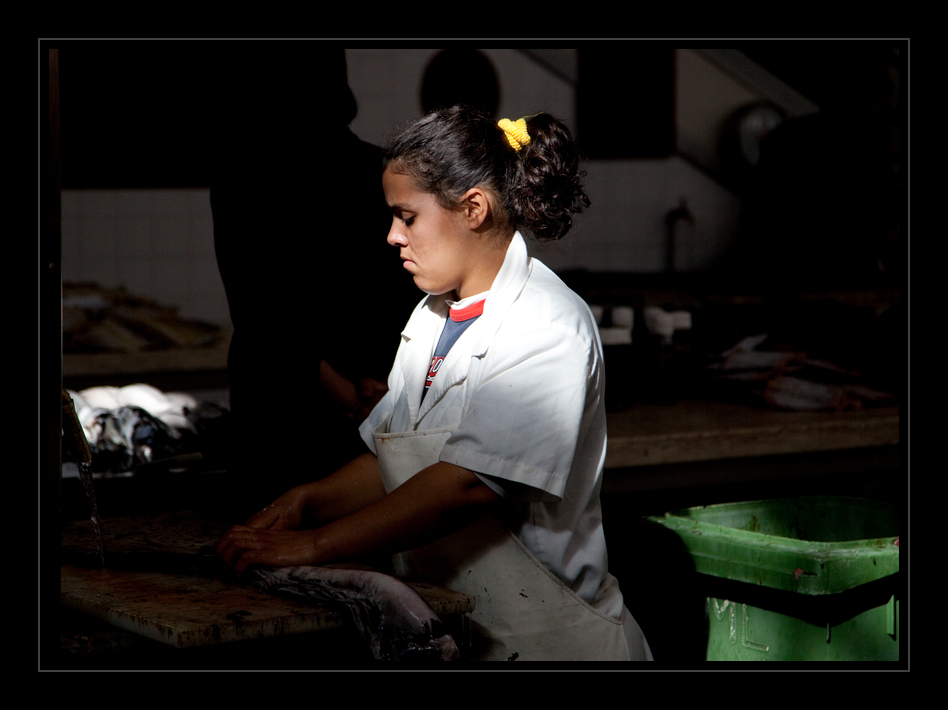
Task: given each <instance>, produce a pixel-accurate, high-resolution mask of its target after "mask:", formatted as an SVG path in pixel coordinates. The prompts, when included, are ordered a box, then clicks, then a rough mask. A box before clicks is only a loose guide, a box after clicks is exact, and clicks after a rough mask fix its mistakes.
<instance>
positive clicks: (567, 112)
mask: <svg viewBox="0 0 948 710" xmlns="http://www.w3.org/2000/svg"><path fill="white" fill-rule="evenodd" d="M436 51H437V50H434V49H402V48H389V49H352V50H347V61H348V70H349V83H350V86H351V87H352V89H353V93H354V94H355V96H356V100H357V101H358V104H359V114H358V116H357V117H356V119H355V121H354V122H353V123H352V126H351V127H352V129H353V131H354V132H355V133H356V134H357V135H359V136H360V137H361V138H363V139H364V140H368V141H370V142H374V143H383V142H384V141H385V140H386V138H387V136H388V135H389V134H390V133H391V131H392V129H393V127H395V126H397V125H399V124H402V123H404V122H406V121H409V120H411V119H413V118H415V117H417V116H419V115H420V113H421V107H420V103H419V90H420V86H421V80H422V76H423V72H424V69H425V66H426V65H427V63H428V61H429V60H430V59H431V57H432V56H434V54H435V53H436ZM483 51H484V52H485V54H487V56H488V57H489V58H490V60H491V61H492V63H493V64H494V67H495V69H496V71H497V74H498V77H499V81H500V88H501V106H500V113H501V115H503V116H508V117H511V118H516V117H519V116H522V115H527V114H531V113H536V112H537V111H541V110H543V111H549V112H550V113H553V114H555V115H558V116H560V117H561V118H563V119H564V120H565V121H566V122H567V123H568V124H569V125H571V126H572V125H574V100H573V89H572V87H571V86H570V85H569V83H568V82H566V81H564V80H563V79H561V78H559V77H558V76H556V75H554V74H552V73H550V72H548V71H546V69H544V68H543V67H542V66H541V65H539V64H538V63H536V62H534V61H533V60H531V59H529V58H528V57H526V56H524V55H523V54H521V53H519V52H518V51H516V50H513V49H488V50H483ZM691 60H693V58H692V59H691ZM618 115H619V116H621V112H618ZM587 171H588V179H587V191H588V194H589V196H590V198H591V200H592V208H591V209H590V211H589V212H588V213H587V214H585V215H582V216H581V217H580V218H579V219H578V220H577V223H576V229H575V232H574V233H573V234H571V235H569V236H568V237H567V238H566V239H565V240H564V241H563V242H561V243H557V244H553V245H545V246H542V247H539V246H534V247H532V249H533V251H534V253H535V254H536V255H538V256H539V257H540V258H541V259H543V260H544V261H545V262H546V263H547V264H548V265H550V266H551V267H552V268H555V269H569V268H587V269H591V270H602V271H658V270H661V269H662V268H664V265H665V239H666V237H665V229H666V228H665V215H666V214H667V213H668V212H669V211H670V210H672V209H675V208H676V207H678V205H679V201H680V199H681V198H682V197H684V198H685V199H686V200H687V203H688V207H689V209H690V210H691V212H692V213H693V214H694V216H695V223H694V227H693V228H688V229H685V230H684V231H683V232H682V234H681V235H680V241H679V243H678V246H677V251H678V254H679V261H678V268H679V269H683V270H684V269H700V268H705V267H707V266H709V265H710V264H711V263H712V262H713V260H714V259H715V258H716V257H717V256H719V255H720V254H721V253H722V251H723V250H724V249H725V248H726V247H727V244H728V243H729V241H730V239H731V237H732V234H733V229H734V225H735V223H736V220H737V214H738V208H739V205H738V203H737V201H736V199H735V198H734V197H733V196H732V195H731V194H730V193H728V192H727V191H726V190H724V189H722V188H721V187H719V186H718V185H716V184H715V183H714V182H713V181H711V180H710V179H708V178H707V177H706V176H705V175H704V174H703V173H701V172H699V171H698V170H696V169H695V168H693V167H692V166H691V164H690V163H688V162H686V161H684V160H681V159H678V158H668V159H665V160H640V161H594V162H592V163H590V164H589V165H588V166H587ZM62 204H63V239H62V241H63V278H64V280H65V281H76V280H78V281H82V280H88V281H96V282H98V283H100V284H102V285H104V286H109V287H111V286H119V285H124V286H125V287H126V288H128V289H129V291H131V292H133V293H137V294H141V295H144V296H148V297H150V298H154V299H156V300H158V301H159V302H161V303H163V304H166V305H173V306H178V307H179V308H180V313H181V314H182V316H184V317H187V318H197V319H202V320H206V321H209V322H214V323H220V324H227V323H229V317H228V312H227V303H226V298H225V296H224V289H223V286H222V284H221V282H220V277H219V274H218V271H217V265H216V262H215V259H214V247H213V229H212V228H213V223H212V220H211V211H210V204H209V201H208V190H206V189H187V190H69V191H65V192H64V194H63V201H62Z"/></svg>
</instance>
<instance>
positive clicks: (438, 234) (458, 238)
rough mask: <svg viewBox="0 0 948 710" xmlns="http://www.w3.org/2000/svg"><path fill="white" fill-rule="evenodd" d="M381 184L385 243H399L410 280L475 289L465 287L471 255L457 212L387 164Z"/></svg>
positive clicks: (440, 288) (461, 293) (438, 287)
mask: <svg viewBox="0 0 948 710" xmlns="http://www.w3.org/2000/svg"><path fill="white" fill-rule="evenodd" d="M382 188H383V189H384V190H385V201H386V202H387V203H388V206H389V207H390V208H391V210H392V228H391V229H390V230H389V233H388V243H389V244H391V245H392V246H397V247H398V248H399V252H400V255H401V257H402V263H403V265H404V267H405V269H406V270H407V271H408V272H409V273H410V274H411V275H412V277H413V278H414V280H415V285H416V286H418V288H420V289H421V290H422V291H424V292H425V293H429V294H436V295H440V294H444V293H449V292H451V291H454V292H455V293H456V297H457V298H458V299H460V298H465V297H466V296H470V295H473V294H475V293H478V291H470V292H467V291H469V289H468V288H465V286H466V285H467V286H471V284H470V278H469V276H470V274H471V265H472V259H471V252H470V248H469V244H470V234H469V231H468V228H467V222H466V221H465V219H464V216H463V213H462V212H461V211H456V212H452V211H449V210H446V209H444V208H443V207H441V206H440V205H439V204H438V202H437V200H435V197H434V196H433V195H430V194H428V193H426V192H421V191H419V190H418V189H417V188H416V187H415V186H414V184H413V182H412V180H411V178H410V177H409V176H407V175H404V174H402V173H396V172H392V171H391V170H388V169H387V170H386V171H385V173H384V174H383V175H382ZM488 287H489V284H488Z"/></svg>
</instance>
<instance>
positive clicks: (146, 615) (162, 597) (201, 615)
mask: <svg viewBox="0 0 948 710" xmlns="http://www.w3.org/2000/svg"><path fill="white" fill-rule="evenodd" d="M104 527H105V530H106V551H107V556H106V562H107V563H108V559H109V557H108V554H109V553H110V552H111V553H113V554H129V553H135V554H138V553H146V554H150V553H159V554H167V553H189V552H193V553H197V552H198V551H199V550H200V549H201V548H202V547H206V546H209V545H213V544H214V543H215V542H216V541H217V539H219V537H220V534H222V533H223V531H224V530H222V529H221V526H219V525H217V524H216V523H212V522H208V521H204V520H201V519H200V518H198V517H197V516H194V515H193V514H190V513H175V514H166V515H159V516H140V517H133V518H116V519H111V520H109V519H107V520H105V521H104ZM223 528H224V529H226V525H225V526H223ZM90 546H91V547H90ZM63 549H64V551H66V552H67V557H68V552H70V551H75V550H79V551H82V552H88V551H89V550H90V549H92V550H94V536H93V535H92V530H91V525H86V524H84V523H73V524H70V525H68V526H66V528H64V539H63ZM61 584H62V603H63V605H64V606H66V607H67V608H69V609H72V610H74V611H78V612H80V613H83V614H87V615H89V616H91V617H94V618H97V619H100V620H102V621H105V622H107V623H109V624H112V625H113V626H116V627H118V628H120V629H124V630H126V631H130V632H133V633H136V634H139V635H141V636H144V637H146V638H149V639H153V640H155V641H160V642H162V643H165V644H168V645H171V646H175V647H178V648H188V647H197V646H209V645H213V644H220V643H228V642H232V641H240V640H248V639H260V638H269V637H275V636H282V635H286V634H300V633H308V632H312V631H320V630H325V629H338V628H342V627H344V626H345V625H346V624H347V617H346V615H345V614H344V613H340V612H338V611H333V610H330V609H325V608H320V607H315V606H311V605H308V604H306V603H303V602H300V601H295V600H289V599H283V598H280V597H276V596H273V595H271V594H268V593H266V592H264V591H262V590H260V589H258V588H256V587H253V586H251V585H248V584H245V583H241V582H240V580H239V579H236V578H222V577H219V576H210V575H195V574H174V573H169V572H149V571H115V570H109V569H104V570H102V569H89V568H85V567H77V566H74V565H68V564H67V565H63V567H62V572H61ZM411 586H412V587H413V588H414V589H415V590H416V591H417V592H418V593H419V594H420V595H421V596H422V597H423V598H424V599H425V601H427V602H428V604H429V606H431V608H432V609H433V610H434V611H435V613H436V614H438V615H439V616H444V615H450V614H461V613H467V612H470V611H473V609H474V600H473V599H472V598H471V597H469V596H467V595H464V594H460V593H458V592H453V591H451V590H447V589H442V588H440V587H434V586H431V585H427V584H423V583H413V584H412V585H411Z"/></svg>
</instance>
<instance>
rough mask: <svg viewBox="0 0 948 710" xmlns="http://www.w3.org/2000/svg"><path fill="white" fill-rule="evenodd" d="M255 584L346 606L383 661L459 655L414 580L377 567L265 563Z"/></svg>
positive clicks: (448, 658)
mask: <svg viewBox="0 0 948 710" xmlns="http://www.w3.org/2000/svg"><path fill="white" fill-rule="evenodd" d="M251 575H252V579H253V582H254V584H256V585H257V586H260V587H262V588H263V589H266V590H267V591H269V592H272V593H275V594H287V595H290V596H294V597H303V598H305V599H308V600H310V601H311V602H313V603H315V604H321V605H322V604H325V605H330V606H337V605H340V606H343V607H345V608H346V609H347V610H348V612H349V614H350V616H351V617H352V621H353V623H354V624H355V626H356V628H357V629H358V631H359V633H360V634H361V635H362V637H363V638H364V639H365V641H366V642H367V643H368V645H369V648H370V649H371V651H372V655H373V656H374V658H375V659H376V660H379V661H428V660H431V661H454V660H457V658H458V655H459V654H458V647H457V644H455V642H454V639H453V638H451V636H450V635H449V634H446V633H444V628H443V626H442V623H441V620H440V619H439V618H438V615H437V614H435V612H434V610H432V608H431V607H430V606H428V603H427V602H426V601H425V600H424V599H422V598H421V596H420V595H419V594H418V593H417V592H416V591H415V590H414V589H412V588H411V587H410V586H408V585H407V584H405V583H404V582H402V581H400V580H398V579H396V578H394V577H391V576H389V575H387V574H383V573H381V572H378V571H375V570H371V569H349V568H342V567H309V566H302V567H275V568H272V567H260V568H256V569H254V570H253V572H252V573H251Z"/></svg>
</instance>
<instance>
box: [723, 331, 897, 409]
mask: <svg viewBox="0 0 948 710" xmlns="http://www.w3.org/2000/svg"><path fill="white" fill-rule="evenodd" d="M768 337H769V336H768V335H767V334H761V335H756V336H750V337H746V338H743V339H742V340H741V341H739V342H738V343H737V344H736V345H734V347H732V348H729V349H728V350H726V351H725V352H723V353H721V356H720V357H719V358H716V359H715V361H714V362H711V363H710V364H708V365H707V366H706V367H705V369H704V373H705V375H706V376H707V377H708V382H709V383H711V382H714V383H716V384H717V389H716V391H717V392H718V393H722V392H724V391H725V389H724V386H729V387H730V391H731V394H734V393H740V394H741V395H743V397H744V399H746V400H747V401H750V402H762V403H763V404H765V405H766V406H768V407H772V408H775V409H785V410H791V411H831V412H841V411H845V410H851V409H860V408H862V407H863V406H891V405H895V404H898V398H897V397H896V396H895V395H893V394H892V393H889V392H885V391H882V390H879V389H876V388H874V387H870V386H868V385H867V384H865V382H864V381H863V378H862V376H861V375H860V373H858V372H854V371H850V370H847V369H845V368H842V367H840V366H838V365H836V364H834V363H832V362H829V361H827V360H821V359H818V358H813V357H809V356H808V355H807V353H805V352H801V351H792V350H785V349H780V350H777V349H770V348H768V347H767V343H768Z"/></svg>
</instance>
